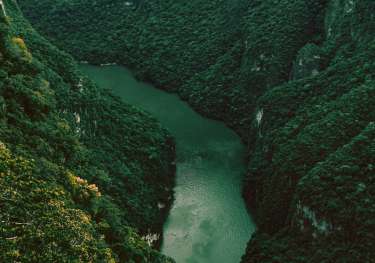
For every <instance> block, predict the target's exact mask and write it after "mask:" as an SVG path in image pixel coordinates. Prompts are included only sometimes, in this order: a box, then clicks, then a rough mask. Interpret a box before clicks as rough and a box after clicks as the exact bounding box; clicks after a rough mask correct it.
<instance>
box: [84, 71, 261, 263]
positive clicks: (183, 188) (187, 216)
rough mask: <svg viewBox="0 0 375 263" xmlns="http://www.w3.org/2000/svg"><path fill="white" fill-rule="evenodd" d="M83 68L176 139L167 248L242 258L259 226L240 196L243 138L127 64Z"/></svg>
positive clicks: (189, 257)
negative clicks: (141, 78)
mask: <svg viewBox="0 0 375 263" xmlns="http://www.w3.org/2000/svg"><path fill="white" fill-rule="evenodd" d="M81 69H82V70H83V71H84V72H85V73H86V74H87V75H88V76H89V77H90V78H91V79H92V80H94V81H95V82H96V83H97V84H98V85H100V86H102V87H105V88H110V89H112V90H113V92H114V93H115V94H116V95H118V96H120V97H121V98H122V99H123V100H124V101H125V102H127V103H130V104H133V105H136V106H138V107H140V108H142V109H144V110H146V111H149V112H150V113H152V115H153V116H155V117H156V118H157V119H158V120H159V121H160V122H161V123H162V124H163V125H164V127H166V128H167V129H169V131H170V132H171V133H172V134H173V136H174V137H175V138H176V147H177V175H176V176H177V177H176V187H175V202H174V204H173V206H172V209H171V211H170V215H169V217H168V220H167V222H166V223H165V226H164V240H163V245H162V252H163V253H164V254H166V255H168V256H171V257H173V258H174V259H175V260H176V261H177V263H238V262H239V261H240V258H241V255H242V254H244V252H245V248H246V243H247V241H248V240H249V239H250V236H251V234H252V233H253V232H254V231H255V225H254V223H253V221H252V219H251V217H250V216H249V214H248V213H247V211H246V208H245V204H244V202H243V200H242V198H241V178H242V176H243V174H244V172H245V163H244V156H245V148H244V146H243V145H242V144H241V141H240V139H239V137H238V136H237V135H236V134H235V133H234V132H233V131H231V130H230V129H228V128H227V127H226V126H225V125H224V124H223V123H221V122H217V121H213V120H210V119H206V118H203V117H202V116H200V115H199V114H197V113H196V112H194V111H193V110H192V109H191V108H190V107H189V106H188V105H187V104H186V103H184V102H183V101H181V100H180V99H179V98H178V97H177V96H176V95H174V94H169V93H166V92H163V91H161V90H159V89H156V88H153V87H152V86H151V85H148V84H145V83H142V82H138V81H136V80H135V79H134V78H133V76H132V74H131V73H130V72H129V71H128V70H127V69H125V68H123V67H119V66H106V67H95V66H89V65H83V66H82V67H81Z"/></svg>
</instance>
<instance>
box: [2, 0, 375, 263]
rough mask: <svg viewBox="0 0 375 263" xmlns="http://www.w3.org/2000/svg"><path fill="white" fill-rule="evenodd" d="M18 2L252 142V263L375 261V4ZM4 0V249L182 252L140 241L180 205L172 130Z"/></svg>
mask: <svg viewBox="0 0 375 263" xmlns="http://www.w3.org/2000/svg"><path fill="white" fill-rule="evenodd" d="M18 4H19V5H20V7H21V9H22V11H23V12H24V14H25V16H26V17H27V18H28V19H29V20H30V21H31V23H32V25H33V26H34V27H35V28H36V29H37V30H38V31H39V32H40V33H41V34H42V35H43V36H44V37H46V38H48V39H49V40H50V41H51V42H52V43H53V45H55V46H56V47H57V48H59V49H61V50H64V51H65V52H67V53H70V54H71V55H72V56H73V57H74V58H75V59H76V60H78V61H88V62H89V63H92V64H104V63H112V62H115V63H118V64H122V65H126V66H128V67H130V68H131V69H132V70H133V71H134V72H135V73H136V75H137V76H138V77H139V78H140V79H142V80H147V81H150V82H152V83H153V84H155V85H156V86H157V87H159V88H162V89H166V90H169V91H173V92H176V93H177V94H179V95H180V97H181V98H183V99H184V100H186V101H187V102H188V103H189V104H190V105H191V106H192V107H193V108H194V109H195V110H197V111H198V112H200V113H201V114H203V115H205V116H208V117H211V118H214V119H219V120H222V121H224V122H225V123H226V124H227V125H228V126H229V127H231V128H233V129H234V130H235V131H236V132H237V133H238V134H239V135H240V136H241V138H242V139H243V141H244V143H246V145H247V147H248V172H247V174H246V176H245V178H244V182H245V186H244V189H243V196H244V199H245V201H246V203H247V205H248V207H249V209H250V210H251V211H253V213H254V215H255V217H256V221H257V227H258V230H257V232H256V233H255V234H254V235H253V236H252V237H249V240H250V241H249V244H248V248H247V251H246V254H245V255H244V256H243V259H242V261H243V262H317V263H318V262H375V251H374V247H375V219H374V215H375V197H374V196H375V183H374V180H375V179H374V176H373V175H374V165H375V141H374V139H375V124H374V121H375V101H374V100H375V96H374V95H375V79H374V74H375V39H374V35H375V16H374V14H375V2H374V1H372V0H357V1H353V0H319V1H317V0H315V1H314V0H278V1H275V0H252V1H247V0H235V1H224V0H212V1H203V0H191V1H183V0H177V1H176V0H143V1H142V0H140V1H138V2H129V1H128V2H126V1H120V0H111V1H110V0H100V1H99V0H96V1H91V0H90V1H87V0H86V1H83V0H69V1H54V0H43V1H41V0H39V1H37V0H19V1H18ZM4 6H5V11H6V13H5V15H6V17H4V16H2V18H1V19H2V21H1V43H0V48H1V49H0V55H1V56H0V75H1V79H0V93H1V94H0V95H1V97H0V98H1V103H2V107H1V126H2V128H1V129H0V132H1V140H2V142H3V144H1V147H0V148H1V154H0V158H2V160H3V162H2V167H1V169H2V170H1V174H2V176H1V178H0V183H1V184H0V187H1V188H2V193H3V194H2V196H1V197H0V198H1V199H0V200H1V206H0V207H1V210H2V213H1V217H2V219H1V222H2V223H1V234H2V236H4V238H2V239H1V241H0V242H4V244H1V246H2V248H5V250H6V253H2V254H1V257H3V258H2V259H1V260H0V261H5V262H7V261H12V260H13V261H14V260H16V261H22V262H23V261H26V259H30V258H33V257H35V259H38V257H40V258H41V257H43V258H45V259H52V258H56V257H60V258H61V261H62V262H64V260H65V261H69V260H70V259H72V260H73V259H78V260H80V261H85V262H90V261H97V262H100V261H109V262H110V261H111V260H112V261H117V260H128V261H130V260H133V261H135V262H142V260H143V261H146V262H168V260H170V259H167V258H165V257H163V256H161V255H160V254H158V252H156V251H154V250H152V249H150V248H149V247H148V246H147V244H146V242H144V241H142V239H141V238H140V237H139V236H140V235H143V236H145V235H147V234H150V233H159V232H160V229H161V225H162V223H163V220H164V218H165V214H166V213H167V212H168V207H169V205H167V208H166V209H165V210H164V211H159V210H158V206H157V203H158V202H162V203H166V204H169V203H170V198H171V195H172V190H171V189H172V187H173V169H174V167H173V165H172V160H173V157H174V156H173V140H172V139H171V138H170V136H169V134H168V133H167V132H166V131H165V130H163V129H162V128H161V127H160V126H159V124H158V123H157V122H156V121H155V120H154V119H153V118H152V117H150V116H149V115H147V113H144V112H140V111H138V110H137V109H135V108H133V107H131V106H129V105H124V104H123V103H121V102H120V101H119V100H118V99H117V98H116V97H114V96H113V95H111V94H110V92H108V91H106V90H101V89H99V88H97V87H96V86H95V85H93V84H92V83H91V82H90V81H89V80H88V79H86V78H85V77H84V76H82V75H81V74H80V73H79V72H78V70H77V68H76V64H75V62H74V60H73V59H72V58H71V57H70V56H69V55H67V54H66V53H64V52H62V51H59V50H58V49H57V48H56V47H55V46H53V45H52V44H50V43H49V42H48V41H47V40H46V39H45V38H43V37H41V36H40V35H39V34H38V33H36V31H34V30H33V29H32V28H31V26H30V25H29V24H28V22H26V21H25V20H24V19H23V17H22V15H21V13H20V12H19V10H18V8H17V4H16V3H15V2H14V1H11V0H9V1H4ZM123 136H126V137H125V138H123ZM94 160H95V161H94ZM98 160H99V161H98ZM16 177H17V180H16V183H15V182H14V180H12V179H13V178H16ZM166 186H167V187H166ZM26 191H27V192H26ZM26 193H27V195H26ZM141 200H145V202H141ZM47 204H48V207H46V205H47ZM15 207H17V209H14V208H15ZM3 211H4V212H3ZM30 213H36V215H35V214H34V215H30ZM25 218H28V219H29V221H26V222H25V221H24V219H25ZM51 221H52V222H53V224H52V223H51ZM62 228H63V229H64V231H63V232H61V231H60V230H61V229H62ZM150 231H151V232H150ZM57 235H59V238H58V242H60V243H59V244H57V243H56V242H57V241H56V237H57ZM82 238H84V240H81V239H82ZM72 242H73V243H72ZM76 244H80V245H79V246H77V245H76ZM30 246H32V247H30ZM53 246H55V247H59V248H61V249H60V250H52V251H56V252H55V253H56V255H50V254H43V253H36V252H35V251H44V250H43V248H47V247H48V248H51V247H53ZM156 247H157V245H156ZM46 251H51V250H46ZM26 252H30V253H31V252H34V253H35V254H33V255H28V254H25V253H26ZM20 257H23V258H20ZM72 260H71V261H72ZM130 262H131V261H130Z"/></svg>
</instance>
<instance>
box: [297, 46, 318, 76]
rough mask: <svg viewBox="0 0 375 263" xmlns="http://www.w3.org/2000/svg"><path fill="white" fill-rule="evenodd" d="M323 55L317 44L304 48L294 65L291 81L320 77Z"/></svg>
mask: <svg viewBox="0 0 375 263" xmlns="http://www.w3.org/2000/svg"><path fill="white" fill-rule="evenodd" d="M321 53H322V52H321V50H320V47H318V46H317V45H315V44H307V45H306V46H304V47H303V48H302V49H301V50H300V51H299V52H298V54H297V58H296V60H295V61H294V63H293V69H292V72H291V79H292V80H297V79H303V78H307V77H315V76H316V75H318V74H319V71H320V67H321V63H322V54H321Z"/></svg>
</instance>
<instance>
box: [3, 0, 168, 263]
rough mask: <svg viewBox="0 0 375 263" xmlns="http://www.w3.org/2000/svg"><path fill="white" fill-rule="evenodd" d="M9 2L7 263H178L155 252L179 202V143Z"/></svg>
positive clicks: (6, 42)
mask: <svg viewBox="0 0 375 263" xmlns="http://www.w3.org/2000/svg"><path fill="white" fill-rule="evenodd" d="M1 3H2V9H3V10H4V11H5V12H2V14H1V15H0V101H1V115H0V119H1V120H0V125H1V128H0V137H1V145H0V146H1V147H0V148H1V149H0V159H1V162H0V163H1V167H0V170H1V171H0V172H1V176H0V188H1V193H2V194H1V197H0V210H1V213H0V218H1V220H0V222H1V223H0V233H1V247H2V251H1V253H0V261H2V262H73V261H74V262H118V261H121V262H124V261H127V262H172V260H170V259H167V258H166V257H164V256H162V255H160V254H159V253H158V252H157V251H155V250H153V249H152V248H151V247H150V246H149V245H148V244H147V242H148V240H147V235H151V234H154V233H155V234H158V233H160V232H161V228H162V224H163V222H164V218H165V216H166V213H167V211H168V208H169V204H170V200H171V195H172V187H173V174H174V167H173V165H172V162H173V160H174V150H173V148H174V146H173V141H172V139H171V137H170V135H169V134H168V133H167V132H166V131H165V130H164V129H162V128H161V127H160V125H159V123H157V121H156V120H154V119H153V118H152V117H150V116H149V115H148V114H146V113H144V112H140V111H139V110H138V109H136V108H134V107H132V106H129V105H125V104H123V103H122V102H120V100H119V99H118V98H116V97H114V96H113V95H112V94H111V93H110V92H109V91H106V90H101V89H99V88H98V87H96V86H95V85H93V84H92V83H91V82H90V81H89V80H88V79H86V78H85V77H84V76H83V75H82V74H81V73H80V72H79V71H78V70H77V66H76V64H75V62H74V61H73V59H72V58H71V57H70V56H69V55H67V54H65V53H62V52H61V51H59V50H58V49H57V48H55V47H54V46H52V45H51V44H50V43H49V42H48V41H47V40H45V39H44V38H42V37H41V36H40V35H38V34H37V33H36V32H35V31H34V30H33V29H32V28H31V26H30V25H29V24H28V22H27V21H26V20H24V19H23V17H22V15H21V13H20V12H19V10H18V7H17V4H16V3H15V2H14V1H2V2H1ZM4 14H5V15H6V16H4ZM160 202H161V203H165V204H166V208H165V209H164V210H163V209H162V210H160V209H159V207H158V203H160ZM141 235H143V236H144V237H141ZM154 245H156V246H157V244H154Z"/></svg>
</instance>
